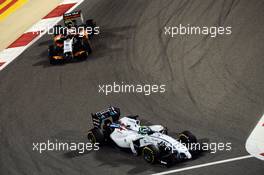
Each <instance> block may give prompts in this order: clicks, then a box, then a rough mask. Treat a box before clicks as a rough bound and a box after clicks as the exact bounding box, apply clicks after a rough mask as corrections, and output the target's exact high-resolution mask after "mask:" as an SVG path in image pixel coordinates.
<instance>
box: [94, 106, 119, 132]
mask: <svg viewBox="0 0 264 175" xmlns="http://www.w3.org/2000/svg"><path fill="white" fill-rule="evenodd" d="M91 115H92V121H93V125H94V127H96V128H101V126H102V124H103V123H104V121H105V120H106V119H107V120H110V121H111V122H112V123H116V122H117V121H118V120H119V117H120V109H119V108H116V107H111V106H110V107H109V108H107V109H106V110H105V111H101V112H96V113H95V114H94V113H91Z"/></svg>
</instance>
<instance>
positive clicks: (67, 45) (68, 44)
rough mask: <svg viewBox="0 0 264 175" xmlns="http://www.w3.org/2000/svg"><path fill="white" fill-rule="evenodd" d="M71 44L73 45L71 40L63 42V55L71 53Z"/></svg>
mask: <svg viewBox="0 0 264 175" xmlns="http://www.w3.org/2000/svg"><path fill="white" fill-rule="evenodd" d="M72 43H73V38H72V39H66V40H64V44H63V49H64V53H68V52H70V53H71V52H72Z"/></svg>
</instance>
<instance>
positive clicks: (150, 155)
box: [142, 145, 159, 164]
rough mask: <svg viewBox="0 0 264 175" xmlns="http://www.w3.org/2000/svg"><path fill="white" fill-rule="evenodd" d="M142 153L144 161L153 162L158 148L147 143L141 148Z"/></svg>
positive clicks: (155, 159) (157, 154) (156, 157)
mask: <svg viewBox="0 0 264 175" xmlns="http://www.w3.org/2000/svg"><path fill="white" fill-rule="evenodd" d="M142 155H143V158H144V160H145V161H146V162H148V163H150V164H154V163H156V162H157V160H158V156H159V150H158V148H156V147H155V146H154V145H149V146H146V147H144V148H143V150H142Z"/></svg>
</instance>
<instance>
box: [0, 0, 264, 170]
mask: <svg viewBox="0 0 264 175" xmlns="http://www.w3.org/2000/svg"><path fill="white" fill-rule="evenodd" d="M263 8H264V3H263V1H257V0H254V1H246V0H244V1H236V0H234V1H231V0H230V1H220V0H219V1H216V0H215V1H209V0H205V1H176V0H174V1H172V0H171V1H161V0H153V1H147V0H145V1H143V0H113V1H107V0H88V1H85V2H84V3H83V4H82V5H81V6H80V9H82V10H83V12H84V16H85V17H86V18H94V19H95V20H96V21H97V23H98V25H99V26H100V27H101V35H100V36H98V37H95V38H94V39H93V47H94V52H93V54H92V55H91V56H90V59H88V60H87V61H84V62H79V63H72V64H66V65H63V66H50V65H49V63H48V60H47V47H48V44H49V43H50V36H47V35H46V36H44V37H43V38H41V39H40V40H39V41H38V42H36V43H35V44H34V45H33V46H31V47H30V48H29V49H27V50H26V51H25V52H24V53H23V54H22V55H21V56H20V57H18V58H17V59H16V60H15V61H14V62H13V63H11V64H10V65H9V66H8V67H7V68H6V69H5V70H3V71H2V72H0V134H1V136H0V138H1V144H0V145H1V146H0V148H1V149H0V174H14V175H16V174H28V175H29V174H30V175H33V174H53V175H56V174H58V175H61V174H71V175H75V174H78V175H79V174H149V173H155V172H161V171H165V170H168V169H166V168H164V167H161V166H159V165H154V166H152V165H148V164H147V163H145V162H144V160H143V159H142V158H141V157H133V156H132V155H130V154H128V153H125V152H120V151H118V150H115V149H113V148H102V149H101V150H100V151H98V152H87V153H85V154H76V153H74V152H44V153H42V154H39V153H38V152H36V151H35V152H34V151H32V142H37V141H39V142H45V141H47V140H48V139H58V140H60V141H76V142H77V141H86V131H87V130H88V129H89V128H90V127H91V122H90V115H89V114H90V113H91V112H96V111H98V110H101V109H103V108H105V107H107V106H108V105H110V104H111V105H115V106H119V107H120V108H121V110H122V114H124V115H125V114H139V115H140V117H141V119H142V120H144V121H149V122H151V123H155V124H157V123H160V124H163V125H166V126H167V127H168V128H169V130H170V131H171V133H172V134H173V133H175V132H179V131H182V130H185V129H189V130H191V131H193V132H194V133H195V134H196V135H197V137H198V138H205V139H208V140H210V142H232V151H229V152H217V153H216V154H210V153H205V154H203V155H201V156H200V157H198V158H197V159H195V160H192V161H189V162H184V163H182V164H178V165H175V166H174V167H172V168H171V169H176V168H183V167H187V166H192V165H197V164H202V163H208V162H212V161H218V160H224V159H228V158H233V157H238V156H244V155H247V153H246V151H245V146H244V145H245V141H246V139H247V137H248V135H249V133H250V132H251V130H252V129H253V127H254V126H255V124H256V123H257V121H258V119H259V117H260V116H261V115H262V112H263V109H264V107H263V106H264V100H263V99H264V91H263V88H264V81H263V75H264V69H263V67H264V61H263V55H264V51H263V48H264V45H263V39H264V20H263V16H264V11H263ZM180 23H182V24H188V23H189V24H191V25H201V26H214V25H220V26H221V25H223V26H228V25H231V26H232V31H233V33H232V35H230V36H221V37H217V38H210V37H207V36H179V37H175V38H169V37H168V36H165V35H164V34H163V27H164V26H177V25H179V24H180ZM114 81H116V82H121V81H124V82H127V83H129V84H132V83H135V84H137V83H142V84H144V83H146V84H151V83H155V84H159V83H160V84H163V83H164V84H166V88H167V91H166V93H163V94H153V95H151V96H144V95H142V94H131V93H130V94H112V95H108V96H105V95H103V94H99V93H98V85H99V84H107V83H112V82H114ZM263 165H264V164H263V162H262V161H260V160H257V159H255V158H250V159H245V160H241V161H236V162H230V163H227V164H222V165H215V166H211V167H205V168H201V169H196V170H190V171H186V172H182V173H178V174H214V175H218V174H219V175H220V174H243V175H252V174H254V175H260V174H263V170H264V166H263ZM169 170H170V169H169Z"/></svg>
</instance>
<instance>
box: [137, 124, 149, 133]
mask: <svg viewBox="0 0 264 175" xmlns="http://www.w3.org/2000/svg"><path fill="white" fill-rule="evenodd" d="M138 132H139V134H142V135H146V134H148V133H149V132H150V128H149V127H147V126H140V127H139V131H138Z"/></svg>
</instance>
